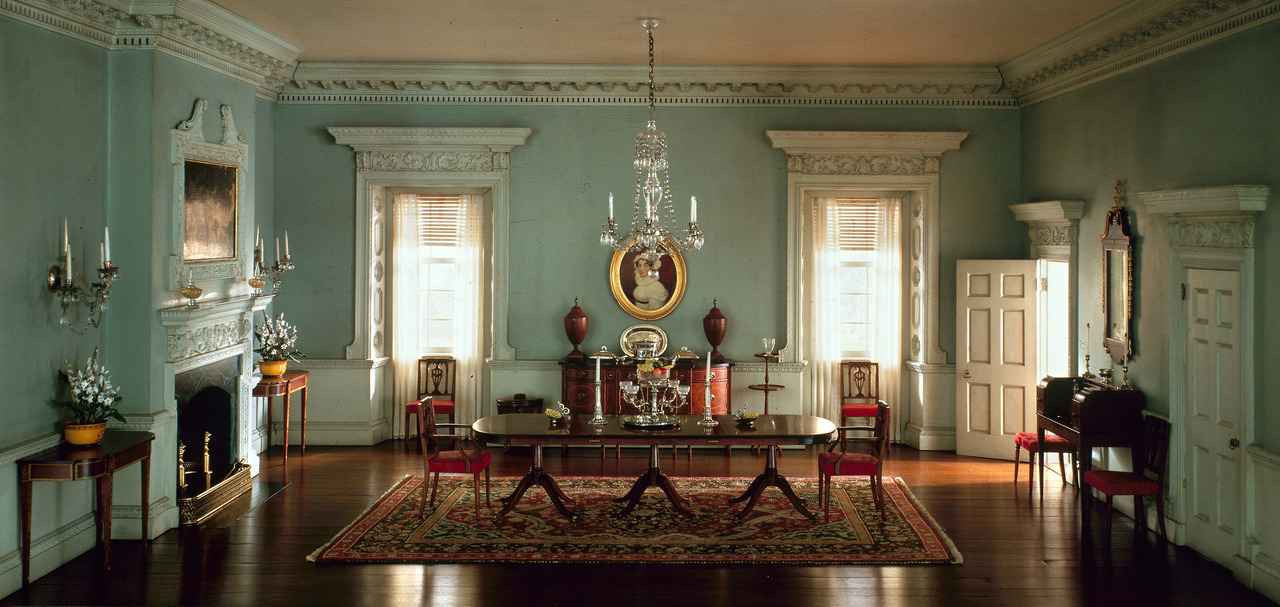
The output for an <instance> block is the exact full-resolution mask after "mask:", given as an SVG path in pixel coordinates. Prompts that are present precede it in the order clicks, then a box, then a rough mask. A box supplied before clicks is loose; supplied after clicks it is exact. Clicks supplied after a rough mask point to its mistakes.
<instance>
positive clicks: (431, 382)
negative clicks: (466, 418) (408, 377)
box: [404, 356, 458, 438]
mask: <svg viewBox="0 0 1280 607" xmlns="http://www.w3.org/2000/svg"><path fill="white" fill-rule="evenodd" d="M457 379H458V361H457V360H456V359H454V358H453V357H451V356H423V357H422V358H419V359H418V400H415V401H413V402H411V403H407V404H405V406H404V435H405V437H406V438H407V437H409V436H411V435H410V434H409V422H410V421H411V420H412V419H413V417H414V416H417V417H418V418H419V420H418V431H419V433H421V431H422V421H421V418H422V405H421V403H422V401H423V399H424V398H428V397H430V398H431V402H432V403H434V404H433V405H432V407H433V409H434V412H435V414H436V415H447V416H448V418H449V422H450V423H452V422H456V421H458V420H457V416H456V415H455V414H454V412H455V411H456V410H457V406H456V405H455V402H454V397H455V391H456V390H457V388H455V387H454V386H455V385H456V381H457Z"/></svg>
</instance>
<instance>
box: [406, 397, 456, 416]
mask: <svg viewBox="0 0 1280 607" xmlns="http://www.w3.org/2000/svg"><path fill="white" fill-rule="evenodd" d="M421 405H422V401H420V400H415V401H413V402H411V403H408V404H406V405H405V406H404V413H405V415H417V414H418V407H419V406H421ZM431 409H432V410H433V411H435V412H436V415H453V409H454V407H453V401H451V400H432V401H431Z"/></svg>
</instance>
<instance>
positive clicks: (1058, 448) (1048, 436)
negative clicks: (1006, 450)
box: [1013, 432, 1080, 491]
mask: <svg viewBox="0 0 1280 607" xmlns="http://www.w3.org/2000/svg"><path fill="white" fill-rule="evenodd" d="M1023 449H1026V450H1027V454H1028V455H1029V456H1030V459H1031V465H1030V466H1028V469H1029V470H1030V471H1031V472H1030V474H1029V476H1030V482H1028V483H1027V491H1031V490H1032V489H1033V488H1034V487H1035V480H1036V454H1037V453H1057V454H1058V470H1059V471H1061V472H1062V479H1063V482H1065V481H1066V478H1067V468H1066V463H1065V459H1064V458H1063V457H1062V454H1064V453H1069V454H1071V476H1072V478H1075V479H1076V481H1075V485H1076V487H1077V489H1078V488H1079V487H1080V481H1079V479H1078V478H1077V477H1078V476H1079V468H1077V466H1076V461H1075V452H1076V446H1075V445H1074V444H1072V442H1071V441H1069V440H1067V439H1065V438H1062V437H1061V436H1058V435H1057V434H1054V433H1052V432H1045V433H1044V445H1041V444H1040V437H1039V436H1038V435H1037V434H1036V433H1035V432H1019V433H1017V434H1015V435H1013V484H1014V485H1017V484H1018V467H1019V466H1020V465H1021V463H1022V450H1023ZM1040 484H1041V485H1043V484H1044V478H1041V479H1040Z"/></svg>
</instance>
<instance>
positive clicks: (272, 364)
mask: <svg viewBox="0 0 1280 607" xmlns="http://www.w3.org/2000/svg"><path fill="white" fill-rule="evenodd" d="M288 366H289V361H288V360H260V361H258V369H259V370H260V371H262V376H263V377H279V376H281V375H284V370H285V368H286V367H288Z"/></svg>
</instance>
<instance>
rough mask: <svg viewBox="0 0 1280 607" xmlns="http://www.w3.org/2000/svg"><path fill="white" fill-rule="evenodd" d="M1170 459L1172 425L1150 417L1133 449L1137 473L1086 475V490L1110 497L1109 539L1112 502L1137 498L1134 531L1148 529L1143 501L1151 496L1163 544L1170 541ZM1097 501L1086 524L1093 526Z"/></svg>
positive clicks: (1086, 512) (1088, 506) (1091, 472)
mask: <svg viewBox="0 0 1280 607" xmlns="http://www.w3.org/2000/svg"><path fill="white" fill-rule="evenodd" d="M1168 458H1169V422H1167V421H1165V420H1163V419H1160V418H1158V417H1155V416H1151V415H1148V416H1147V417H1146V419H1144V420H1143V422H1142V435H1141V437H1140V438H1139V440H1138V442H1137V444H1136V445H1134V447H1133V472H1116V471H1112V470H1089V471H1086V472H1085V473H1084V479H1083V480H1084V484H1085V487H1092V488H1094V489H1097V490H1098V491H1101V492H1102V493H1103V494H1104V495H1106V496H1107V537H1110V536H1111V514H1112V512H1111V498H1112V497H1114V496H1117V495H1132V496H1133V518H1134V526H1133V527H1134V531H1137V530H1139V529H1144V528H1146V520H1147V514H1146V512H1147V511H1146V508H1144V507H1143V504H1142V497H1143V496H1145V495H1149V496H1151V497H1152V498H1153V499H1155V502H1156V518H1157V519H1158V520H1159V523H1160V540H1161V541H1167V540H1168V536H1166V535H1165V531H1164V477H1165V468H1166V464H1167V463H1168ZM1092 504H1093V500H1089V501H1088V502H1087V503H1086V504H1085V509H1084V517H1083V518H1084V524H1085V526H1086V527H1087V526H1088V524H1089V511H1090V510H1092V508H1091V506H1092Z"/></svg>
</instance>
